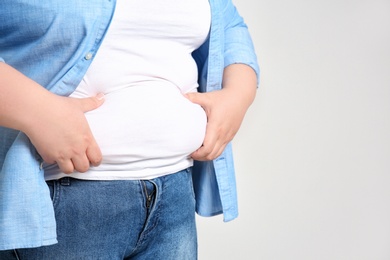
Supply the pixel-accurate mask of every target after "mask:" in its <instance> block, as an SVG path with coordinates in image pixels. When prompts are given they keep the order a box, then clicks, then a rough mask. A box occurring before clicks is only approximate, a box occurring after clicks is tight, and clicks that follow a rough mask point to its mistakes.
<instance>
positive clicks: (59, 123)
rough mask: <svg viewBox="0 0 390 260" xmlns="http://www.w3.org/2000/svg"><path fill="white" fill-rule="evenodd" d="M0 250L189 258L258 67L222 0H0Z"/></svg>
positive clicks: (229, 174)
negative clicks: (198, 219) (200, 217)
mask: <svg viewBox="0 0 390 260" xmlns="http://www.w3.org/2000/svg"><path fill="white" fill-rule="evenodd" d="M0 61H1V62H0V126H1V127H0V142H1V143H0V169H1V173H0V207H1V213H0V250H1V251H0V259H151V258H153V259H196V258H197V238H196V225H195V211H196V212H198V213H199V214H200V215H203V216H214V215H217V214H221V213H223V215H224V220H225V221H230V220H232V219H234V218H236V217H237V214H238V212H237V199H236V189H235V178H234V165H233V159H232V150H231V143H230V141H231V140H232V139H233V137H234V135H235V134H236V132H237V131H238V129H239V127H240V124H241V122H242V120H243V118H244V115H245V113H246V111H247V109H248V107H249V106H250V104H251V103H252V102H253V99H254V97H255V92H256V89H257V85H258V77H259V68H258V64H257V58H256V54H255V51H254V47H253V43H252V40H251V37H250V35H249V32H248V28H247V26H246V24H245V23H244V21H243V18H242V17H241V16H240V15H239V13H238V12H237V9H236V7H235V6H234V4H233V3H232V2H231V0H210V1H206V0H203V1H197V2H196V1H191V0H182V1H175V0H168V1H164V2H161V1H152V0H149V1H136V0H129V1H124V0H116V1H115V0H105V1H102V0H91V1H88V2H87V3H86V2H83V1H76V0H68V1H66V2H57V3H53V2H52V1H33V2H31V1H30V0H4V1H2V3H1V4H0Z"/></svg>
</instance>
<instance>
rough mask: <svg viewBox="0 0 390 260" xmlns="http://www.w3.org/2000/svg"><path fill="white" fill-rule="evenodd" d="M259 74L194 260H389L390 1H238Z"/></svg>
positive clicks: (204, 220)
mask: <svg viewBox="0 0 390 260" xmlns="http://www.w3.org/2000/svg"><path fill="white" fill-rule="evenodd" d="M235 4H236V6H237V8H238V9H239V11H240V13H241V14H242V15H243V16H244V18H245V21H246V22H247V24H248V26H249V30H250V32H251V34H252V37H253V40H254V43H255V47H256V49H257V54H258V59H259V62H260V67H261V84H260V88H259V90H258V93H257V97H256V100H255V102H254V104H253V106H252V107H251V108H250V110H249V111H248V114H247V116H246V118H245V120H244V122H243V125H242V127H241V130H240V132H239V134H238V135H237V136H236V138H235V139H234V142H233V145H234V147H235V158H236V172H237V183H238V195H239V208H240V216H239V218H238V219H237V220H234V221H233V222H229V223H223V221H222V218H221V217H214V218H202V217H198V218H197V221H198V233H199V259H200V260H209V259H210V260H214V259H223V260H230V259H231V260H236V259H261V260H389V259H390V0H317V1H315V0H314V1H313V0H294V1H291V0H235Z"/></svg>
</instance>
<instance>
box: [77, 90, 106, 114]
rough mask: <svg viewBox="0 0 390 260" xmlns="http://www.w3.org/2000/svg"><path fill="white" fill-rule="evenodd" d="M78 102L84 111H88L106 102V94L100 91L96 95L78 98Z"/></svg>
mask: <svg viewBox="0 0 390 260" xmlns="http://www.w3.org/2000/svg"><path fill="white" fill-rule="evenodd" d="M77 102H78V103H79V105H80V107H81V110H82V111H83V112H88V111H91V110H94V109H96V108H98V107H100V106H101V105H102V104H103V103H104V94H103V93H99V94H97V95H96V96H94V97H89V98H78V99H77Z"/></svg>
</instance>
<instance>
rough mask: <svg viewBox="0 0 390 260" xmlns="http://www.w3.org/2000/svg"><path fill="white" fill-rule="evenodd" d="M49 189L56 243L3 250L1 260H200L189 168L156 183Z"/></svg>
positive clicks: (67, 182) (58, 184)
mask: <svg viewBox="0 0 390 260" xmlns="http://www.w3.org/2000/svg"><path fill="white" fill-rule="evenodd" d="M48 185H49V188H50V193H51V195H52V200H53V205H54V209H55V214H56V220H57V233H58V244H56V245H52V246H45V247H39V248H31V249H17V250H13V251H8V252H6V251H3V257H2V253H1V251H0V259H21V260H24V259H28V260H34V259H36V260H45V259H50V260H53V259H61V260H71V259H83V260H84V259H85V260H88V259H91V260H97V259H102V260H115V259H137V260H138V259H164V260H169V259H180V260H183V259H197V238H196V227H195V197H194V192H193V188H192V178H191V172H190V169H186V170H183V171H180V172H178V173H175V174H171V175H167V176H163V177H160V178H156V179H153V180H141V181H127V180H118V181H85V180H77V179H72V178H63V179H60V180H56V181H49V182H48ZM7 253H8V254H9V257H10V258H6V256H5V254H7ZM11 255H13V256H12V257H13V258H11Z"/></svg>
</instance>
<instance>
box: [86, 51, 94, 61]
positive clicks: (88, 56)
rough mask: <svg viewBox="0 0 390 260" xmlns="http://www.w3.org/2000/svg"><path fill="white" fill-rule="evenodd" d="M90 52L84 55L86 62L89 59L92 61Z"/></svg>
mask: <svg viewBox="0 0 390 260" xmlns="http://www.w3.org/2000/svg"><path fill="white" fill-rule="evenodd" d="M92 56H93V55H92V52H88V53H87V54H86V55H85V59H86V60H90V59H92Z"/></svg>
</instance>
